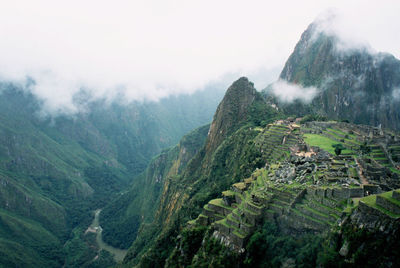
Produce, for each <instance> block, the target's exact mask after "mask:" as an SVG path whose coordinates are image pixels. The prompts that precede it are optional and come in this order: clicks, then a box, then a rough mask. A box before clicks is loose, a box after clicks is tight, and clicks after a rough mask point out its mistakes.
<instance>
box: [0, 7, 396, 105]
mask: <svg viewBox="0 0 400 268" xmlns="http://www.w3.org/2000/svg"><path fill="white" fill-rule="evenodd" d="M332 8H333V10H335V13H337V14H338V18H340V19H338V20H337V23H336V25H337V26H335V31H339V32H340V33H341V34H342V35H343V37H344V38H347V39H349V40H350V43H365V44H369V45H370V46H371V47H372V48H374V49H375V50H376V51H387V52H390V53H392V54H394V55H395V56H396V57H397V58H399V57H400V34H399V33H400V27H399V26H400V20H399V17H398V16H399V14H400V1H386V0H380V1H365V0H364V1H361V0H360V1H351V0H347V1H338V0H335V1H323V0H315V1H285V0H279V1H276V0H274V1H266V0H264V1H252V0H247V1H234V0H213V1H209V0H199V1H197V0H159V1H155V0H146V1H145V0H143V1H134V0H133V1H120V0H114V1H101V0H96V1H92V0H84V1H83V0H80V1H75V0H69V1H54V0H48V1H45V0H36V1H31V0H26V1H18V0H15V1H2V3H1V7H0V36H1V41H0V79H1V80H12V81H19V82H21V83H23V81H24V80H25V78H26V76H27V75H28V76H30V77H32V78H33V79H34V80H35V81H36V83H37V84H36V86H35V87H32V88H31V90H32V91H33V92H34V93H35V94H37V95H38V96H39V97H40V98H42V99H43V100H44V101H45V106H46V109H48V110H49V111H60V110H64V111H72V112H73V111H74V109H75V107H74V106H73V104H72V103H71V99H72V96H73V94H74V93H76V92H77V91H78V90H79V89H81V88H82V87H83V88H85V89H86V90H88V91H90V92H92V93H93V94H94V95H96V96H97V97H99V96H107V97H110V98H112V97H113V96H115V94H126V96H127V99H144V98H146V99H157V98H160V97H163V96H167V95H169V94H177V93H181V92H193V91H194V90H196V89H199V88H202V87H203V86H204V85H205V84H207V83H208V82H210V81H213V80H218V79H221V77H224V75H226V74H232V73H234V74H237V75H238V76H241V75H245V76H248V77H249V78H250V79H252V80H254V81H255V86H256V88H257V89H262V88H264V87H265V86H266V85H267V83H269V82H272V81H273V80H275V79H276V78H277V76H278V74H279V71H280V69H281V68H282V66H283V64H284V63H285V61H286V59H287V58H288V57H289V55H290V53H291V52H292V51H293V48H294V46H295V44H296V42H297V41H298V40H299V38H300V35H301V33H302V32H303V31H304V30H305V29H306V27H307V26H308V25H309V24H310V23H311V22H312V21H313V20H314V19H315V18H316V17H317V16H319V15H320V14H321V13H325V12H326V10H327V9H332ZM230 82H232V81H230ZM230 82H229V83H230Z"/></svg>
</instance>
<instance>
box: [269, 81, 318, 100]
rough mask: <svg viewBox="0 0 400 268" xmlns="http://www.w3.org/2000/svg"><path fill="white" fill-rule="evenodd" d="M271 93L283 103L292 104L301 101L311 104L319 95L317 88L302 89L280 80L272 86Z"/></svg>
mask: <svg viewBox="0 0 400 268" xmlns="http://www.w3.org/2000/svg"><path fill="white" fill-rule="evenodd" d="M271 93H272V94H273V95H274V96H275V97H277V98H278V100H279V101H281V102H285V103H290V102H293V101H295V100H300V101H301V102H303V103H309V102H311V101H312V100H313V98H314V97H315V96H316V95H317V93H318V89H317V88H316V87H302V86H300V85H297V84H292V83H288V82H286V81H284V80H279V81H277V82H275V83H273V84H272V87H271Z"/></svg>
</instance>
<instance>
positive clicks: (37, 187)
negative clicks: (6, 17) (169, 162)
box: [0, 83, 220, 267]
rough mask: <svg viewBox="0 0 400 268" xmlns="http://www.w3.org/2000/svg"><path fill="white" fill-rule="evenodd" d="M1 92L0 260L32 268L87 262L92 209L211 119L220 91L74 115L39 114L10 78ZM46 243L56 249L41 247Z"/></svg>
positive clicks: (95, 106)
mask: <svg viewBox="0 0 400 268" xmlns="http://www.w3.org/2000/svg"><path fill="white" fill-rule="evenodd" d="M0 92H1V95H0V182H1V186H0V209H2V210H4V213H6V214H4V215H5V216H4V217H2V223H3V224H2V225H1V226H0V232H7V230H8V231H9V234H10V235H7V236H2V243H3V244H2V245H3V246H2V249H3V251H2V252H3V253H4V254H2V255H1V256H2V257H1V258H0V263H2V264H4V265H6V266H9V265H11V266H15V265H16V266H25V265H26V263H28V261H29V260H31V259H35V260H36V261H32V265H34V266H36V267H38V266H40V267H57V266H62V265H64V264H65V263H66V264H67V266H81V265H83V264H85V263H86V262H90V261H91V259H90V258H92V259H93V257H94V256H95V255H96V252H95V251H96V249H95V248H92V247H91V244H90V243H89V242H87V241H86V242H85V241H84V240H87V239H88V238H86V236H85V235H84V233H83V232H84V231H85V229H86V228H87V226H88V225H89V224H90V221H91V217H92V213H91V211H92V210H94V209H97V208H102V207H103V206H105V205H106V204H107V203H108V202H109V201H111V200H113V199H115V198H116V197H117V196H118V195H119V193H120V192H121V191H122V190H126V188H128V187H129V185H130V184H131V183H132V182H133V181H132V180H133V178H134V177H135V175H137V174H140V173H141V172H142V171H143V170H144V169H145V167H146V166H147V164H148V163H149V161H150V160H151V158H152V157H153V156H154V155H156V154H158V153H159V152H160V151H161V150H162V148H164V147H168V146H171V145H173V144H174V143H176V142H177V141H178V140H179V138H180V137H181V136H182V135H183V134H184V133H186V132H187V131H189V130H190V129H193V128H195V127H197V126H199V125H202V124H204V123H207V122H209V120H210V119H211V115H212V111H213V110H214V109H215V107H216V105H217V103H218V95H219V94H220V93H219V91H218V90H215V89H214V88H210V89H208V90H205V91H200V92H197V93H195V94H193V95H187V96H176V97H170V98H168V99H164V100H162V101H160V102H158V103H155V102H149V103H132V104H130V105H118V104H111V105H109V104H106V103H105V102H103V101H99V102H96V103H91V104H89V106H90V107H89V110H88V112H85V113H80V114H77V115H75V116H73V117H67V116H58V117H55V118H48V119H43V118H40V117H39V116H38V114H39V111H40V101H38V100H37V99H36V98H35V97H34V96H33V95H31V94H29V93H28V92H26V91H24V90H22V89H21V88H19V87H16V86H14V85H12V84H8V83H2V84H1V90H0ZM7 213H9V214H7ZM7 215H12V216H7ZM10 228H11V229H10ZM19 230H21V231H22V230H24V234H23V235H22V234H18V233H19ZM41 233H43V235H38V234H41ZM70 240H71V241H73V242H71V243H70ZM32 241H36V242H35V243H33V242H32ZM46 241H48V242H49V246H50V247H51V248H52V250H53V249H54V251H55V252H56V253H57V254H56V253H54V254H53V253H51V252H52V250H49V252H47V253H48V254H47V253H46V252H45V250H43V249H42V247H44V246H45V245H46ZM50 242H51V243H50ZM65 242H67V245H68V246H67V247H64V248H63V244H64V243H65ZM71 245H72V246H71ZM73 245H79V247H80V248H81V250H80V252H79V251H77V250H76V249H74V248H73V247H74V246H73ZM11 249H13V250H11ZM81 252H88V254H81ZM89 252H92V253H89ZM93 254H94V255H93ZM19 256H25V257H19ZM35 264H37V265H35Z"/></svg>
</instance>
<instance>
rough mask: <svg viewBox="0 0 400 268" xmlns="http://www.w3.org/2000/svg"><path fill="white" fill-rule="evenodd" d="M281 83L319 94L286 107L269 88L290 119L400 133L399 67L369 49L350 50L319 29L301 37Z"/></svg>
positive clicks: (315, 26) (399, 63)
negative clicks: (311, 117) (321, 119)
mask: <svg viewBox="0 0 400 268" xmlns="http://www.w3.org/2000/svg"><path fill="white" fill-rule="evenodd" d="M279 79H280V80H283V81H287V82H289V83H293V84H296V85H300V86H302V87H305V88H307V87H316V88H317V89H318V92H317V94H316V96H314V98H313V100H312V101H311V103H304V102H302V101H300V100H297V101H295V102H292V103H287V102H286V103H285V102H284V101H282V100H280V99H279V98H278V96H276V94H274V91H272V90H271V87H270V88H269V89H266V90H265V93H266V94H267V95H269V96H270V97H271V98H272V102H273V103H274V104H276V105H278V106H280V107H281V108H282V109H284V110H285V111H286V112H287V113H288V114H293V115H297V116H303V115H305V114H319V115H321V116H326V117H328V118H332V119H339V120H349V121H350V122H354V123H357V124H368V125H373V126H379V125H382V127H388V128H392V129H400V113H399V109H397V107H398V106H399V104H400V98H399V97H398V93H399V88H400V61H399V60H398V59H396V58H395V57H393V56H392V55H390V54H387V53H374V52H370V50H368V49H367V48H351V47H350V48H346V47H345V45H344V44H343V42H342V41H341V39H340V38H339V37H337V36H335V35H330V34H326V33H325V32H323V31H321V30H320V27H319V24H318V23H313V24H311V25H310V26H309V27H308V28H307V30H306V31H305V32H304V33H303V34H302V36H301V39H300V41H299V42H298V43H297V45H296V47H295V49H294V51H293V53H292V54H291V55H290V57H289V59H288V60H287V62H286V64H285V67H284V68H283V70H282V72H281V74H280V78H279ZM303 90H304V89H303Z"/></svg>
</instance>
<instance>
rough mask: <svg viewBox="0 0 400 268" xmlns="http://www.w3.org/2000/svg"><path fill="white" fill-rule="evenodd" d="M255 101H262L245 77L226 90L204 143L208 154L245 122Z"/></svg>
mask: <svg viewBox="0 0 400 268" xmlns="http://www.w3.org/2000/svg"><path fill="white" fill-rule="evenodd" d="M255 101H262V99H261V98H260V95H259V94H258V93H257V91H256V89H255V88H254V84H253V83H252V82H250V81H249V80H248V79H247V78H246V77H242V78H240V79H238V80H237V81H235V82H234V83H233V84H232V85H231V86H230V87H229V88H228V90H227V91H226V94H225V96H224V98H223V99H222V101H221V103H220V104H219V105H218V108H217V111H216V112H215V115H214V118H213V121H212V124H211V127H210V131H209V134H208V139H207V143H206V150H207V151H208V152H211V151H213V150H215V148H217V147H218V145H220V144H221V142H222V141H223V140H224V138H226V137H227V136H228V135H229V134H231V133H233V132H234V131H235V130H236V129H237V126H239V125H240V124H241V123H242V122H243V121H245V120H246V118H247V117H248V112H249V109H250V107H251V104H252V103H253V102H255Z"/></svg>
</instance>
